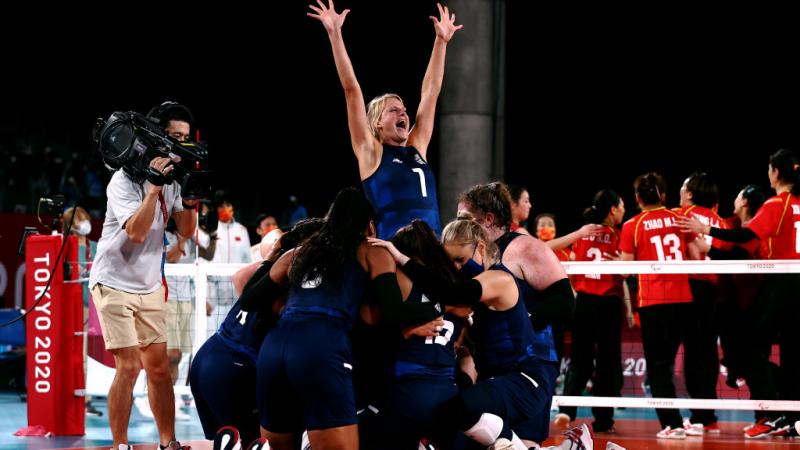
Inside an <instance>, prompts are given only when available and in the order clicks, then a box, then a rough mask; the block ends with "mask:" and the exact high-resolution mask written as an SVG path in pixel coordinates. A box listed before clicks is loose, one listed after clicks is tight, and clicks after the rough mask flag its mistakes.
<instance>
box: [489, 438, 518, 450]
mask: <svg viewBox="0 0 800 450" xmlns="http://www.w3.org/2000/svg"><path fill="white" fill-rule="evenodd" d="M489 450H514V443H513V442H511V441H509V440H508V439H506V438H500V439H498V440H496V441H494V444H492V445H490V446H489Z"/></svg>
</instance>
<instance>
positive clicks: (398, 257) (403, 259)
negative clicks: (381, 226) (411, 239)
mask: <svg viewBox="0 0 800 450" xmlns="http://www.w3.org/2000/svg"><path fill="white" fill-rule="evenodd" d="M367 242H369V245H372V246H375V247H383V248H385V249H386V250H389V254H390V255H392V258H394V260H395V261H396V262H397V264H400V265H401V266H403V265H405V263H407V262H408V260H409V259H410V258H409V257H408V256H406V255H404V254H402V253H400V250H398V249H397V247H395V246H394V244H392V243H391V242H390V241H384V240H383V239H378V238H367Z"/></svg>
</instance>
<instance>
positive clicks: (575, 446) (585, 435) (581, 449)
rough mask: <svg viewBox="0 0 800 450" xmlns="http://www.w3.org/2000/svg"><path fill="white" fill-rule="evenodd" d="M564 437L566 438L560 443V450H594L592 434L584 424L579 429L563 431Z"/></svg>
mask: <svg viewBox="0 0 800 450" xmlns="http://www.w3.org/2000/svg"><path fill="white" fill-rule="evenodd" d="M564 436H566V437H567V438H566V439H564V442H562V443H561V448H562V449H568V450H594V439H593V438H592V432H591V431H590V430H589V426H588V425H586V424H585V423H584V424H582V425H581V426H579V427H575V428H573V429H571V430H568V431H565V432H564Z"/></svg>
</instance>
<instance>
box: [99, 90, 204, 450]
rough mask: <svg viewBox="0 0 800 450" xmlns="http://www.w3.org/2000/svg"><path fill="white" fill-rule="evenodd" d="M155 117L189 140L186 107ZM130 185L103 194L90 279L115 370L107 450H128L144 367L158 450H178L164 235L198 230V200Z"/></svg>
mask: <svg viewBox="0 0 800 450" xmlns="http://www.w3.org/2000/svg"><path fill="white" fill-rule="evenodd" d="M157 112H158V113H159V114H158V116H159V117H158V118H165V117H167V114H168V113H169V114H172V115H171V117H173V118H171V119H169V120H168V121H167V122H166V123H162V127H163V128H164V130H165V131H166V133H167V134H169V135H170V136H172V137H174V138H176V139H178V140H186V139H187V138H188V137H189V133H190V130H191V122H192V117H191V113H190V112H189V110H188V109H187V108H186V107H184V106H182V105H179V104H177V103H173V102H167V103H164V104H162V105H161V106H160V107H158V108H157ZM151 113H152V111H151ZM151 115H152V114H151ZM162 122H163V121H162ZM177 162H178V161H173V159H171V158H167V157H155V158H153V159H152V160H151V161H150V167H151V168H152V169H154V170H155V171H156V172H158V173H160V174H162V175H165V176H166V175H169V174H170V173H172V171H173V170H174V169H175V167H174V165H173V164H174V163H177ZM136 178H137V177H135V176H133V175H131V172H129V171H128V169H127V168H123V169H122V170H117V171H116V172H115V173H114V175H113V176H112V177H111V181H110V182H109V184H108V186H107V188H106V195H107V197H108V203H107V207H106V217H105V222H104V223H103V233H102V236H101V237H100V241H99V243H98V245H97V256H96V258H95V261H94V264H93V265H92V270H91V274H90V277H89V287H90V289H91V291H92V297H93V299H94V302H95V306H96V307H97V313H98V315H99V317H100V324H101V328H102V331H103V340H104V342H105V346H106V349H108V350H109V351H110V352H111V353H112V354H113V355H114V360H115V363H116V375H115V377H114V381H113V383H112V384H111V388H110V389H109V392H108V413H109V424H110V426H111V434H112V437H113V439H114V446H113V448H114V449H115V450H116V449H120V448H121V449H123V450H124V449H126V448H128V449H130V448H131V447H130V446H129V445H128V422H129V420H130V413H131V403H132V392H133V386H134V383H135V382H136V378H137V377H138V375H139V372H140V370H141V369H142V368H144V370H145V372H146V373H147V383H148V397H149V400H150V407H151V409H152V411H153V415H154V417H155V421H156V425H157V427H158V432H159V440H160V442H159V444H161V448H162V449H166V448H168V449H170V450H178V449H185V448H188V447H183V446H181V444H180V443H179V442H178V441H176V440H175V399H174V392H173V388H172V380H171V378H170V371H169V360H168V359H167V352H166V341H167V334H166V310H167V309H166V302H165V300H166V295H165V287H164V285H163V281H162V280H163V264H164V260H165V256H166V252H165V238H164V232H165V227H166V224H167V221H168V220H169V217H170V216H172V217H173V218H174V219H175V223H176V225H177V232H178V234H179V235H181V236H183V237H190V236H192V234H193V233H194V230H195V227H196V225H197V219H196V215H195V213H194V208H195V205H196V204H197V200H190V201H184V200H183V199H182V198H181V194H180V185H179V184H178V183H176V182H172V183H169V184H164V185H158V184H153V183H151V182H150V181H140V180H138V179H136ZM156 183H158V181H156Z"/></svg>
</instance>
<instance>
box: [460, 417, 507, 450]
mask: <svg viewBox="0 0 800 450" xmlns="http://www.w3.org/2000/svg"><path fill="white" fill-rule="evenodd" d="M502 431H503V419H501V418H500V416H497V415H494V414H492V413H483V414H481V417H480V419H478V423H476V424H475V425H473V426H472V427H471V428H470V429H468V430H467V431H465V432H464V434H465V435H466V436H467V437H469V438H471V439H473V440H474V441H475V442H477V443H479V444H481V445H483V446H484V447H488V446H490V445H492V444H494V442H495V441H496V440H497V438H498V437H499V436H500V433H501V432H502Z"/></svg>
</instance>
